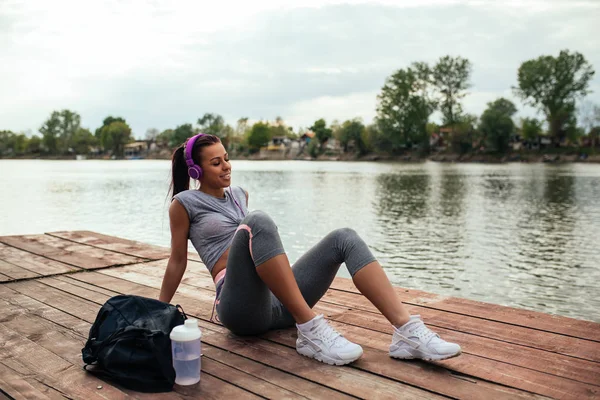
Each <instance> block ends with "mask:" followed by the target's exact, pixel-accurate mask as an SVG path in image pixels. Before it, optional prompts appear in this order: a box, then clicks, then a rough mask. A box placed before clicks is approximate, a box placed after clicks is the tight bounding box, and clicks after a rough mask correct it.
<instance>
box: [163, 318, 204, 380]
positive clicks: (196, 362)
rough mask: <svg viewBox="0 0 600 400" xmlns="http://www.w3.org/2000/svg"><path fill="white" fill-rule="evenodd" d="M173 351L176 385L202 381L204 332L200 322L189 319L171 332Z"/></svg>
mask: <svg viewBox="0 0 600 400" xmlns="http://www.w3.org/2000/svg"><path fill="white" fill-rule="evenodd" d="M169 337H170V338H171V350H172V353H173V368H174V369H175V383H176V384H178V385H193V384H195V383H198V382H199V381H200V354H201V348H202V347H201V343H200V338H201V337H202V332H200V328H198V320H196V319H193V318H188V319H186V320H185V323H184V324H183V325H178V326H176V327H175V328H173V330H172V331H171V335H170V336H169Z"/></svg>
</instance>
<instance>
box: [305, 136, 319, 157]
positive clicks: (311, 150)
mask: <svg viewBox="0 0 600 400" xmlns="http://www.w3.org/2000/svg"><path fill="white" fill-rule="evenodd" d="M307 151H308V155H309V156H311V157H312V158H317V157H318V156H319V154H320V153H321V145H320V144H319V141H318V140H311V141H310V143H309V144H308V149H307Z"/></svg>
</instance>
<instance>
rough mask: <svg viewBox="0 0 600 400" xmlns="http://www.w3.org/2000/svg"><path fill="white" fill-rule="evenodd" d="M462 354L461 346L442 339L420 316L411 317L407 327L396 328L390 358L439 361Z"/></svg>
mask: <svg viewBox="0 0 600 400" xmlns="http://www.w3.org/2000/svg"><path fill="white" fill-rule="evenodd" d="M460 353H461V348H460V346H459V345H457V344H456V343H449V342H446V341H445V340H443V339H441V338H440V335H438V334H437V333H435V332H433V331H431V330H430V329H429V328H427V327H426V326H425V324H424V323H423V321H421V316H420V315H411V317H410V321H408V322H407V323H406V324H405V325H403V326H402V327H400V328H396V327H394V335H393V336H392V344H391V345H390V357H394V358H400V359H403V360H409V359H412V358H420V359H423V360H427V361H439V360H445V359H447V358H452V357H456V356H458V355H460Z"/></svg>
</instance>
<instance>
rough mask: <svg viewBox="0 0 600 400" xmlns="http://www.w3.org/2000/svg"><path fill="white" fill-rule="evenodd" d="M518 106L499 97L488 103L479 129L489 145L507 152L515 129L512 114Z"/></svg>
mask: <svg viewBox="0 0 600 400" xmlns="http://www.w3.org/2000/svg"><path fill="white" fill-rule="evenodd" d="M516 112H517V108H516V107H515V105H514V104H513V102H511V101H510V100H507V99H505V98H502V97H501V98H499V99H497V100H495V101H493V102H490V103H488V108H487V109H486V110H485V111H484V112H483V114H482V115H481V121H480V124H479V130H480V131H481V133H482V134H483V136H484V138H485V141H486V144H487V145H488V147H490V148H492V149H494V150H495V151H497V152H500V153H506V151H507V150H508V144H509V142H510V136H511V135H512V134H513V133H514V131H515V124H514V122H513V120H512V116H513V115H514V114H515V113H516Z"/></svg>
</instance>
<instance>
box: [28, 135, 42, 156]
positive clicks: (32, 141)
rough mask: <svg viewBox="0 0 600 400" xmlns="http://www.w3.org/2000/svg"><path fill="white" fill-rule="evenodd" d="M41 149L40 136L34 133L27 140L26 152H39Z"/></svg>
mask: <svg viewBox="0 0 600 400" xmlns="http://www.w3.org/2000/svg"><path fill="white" fill-rule="evenodd" d="M41 151H42V138H41V137H39V136H37V135H34V136H32V137H30V138H29V141H28V142H27V152H28V153H29V154H39V153H40V152H41Z"/></svg>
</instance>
